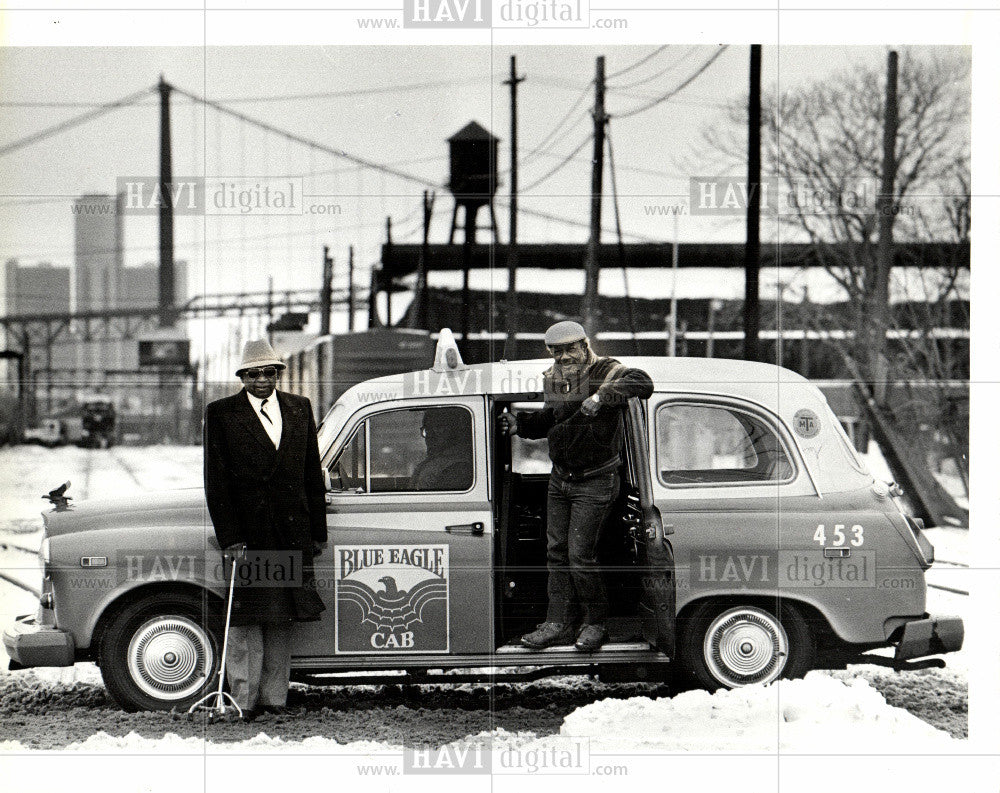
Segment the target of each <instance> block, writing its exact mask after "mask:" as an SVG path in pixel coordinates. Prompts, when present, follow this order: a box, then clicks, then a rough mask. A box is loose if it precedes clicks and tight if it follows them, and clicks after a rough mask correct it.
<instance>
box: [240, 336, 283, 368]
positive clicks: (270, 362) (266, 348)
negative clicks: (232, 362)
mask: <svg viewBox="0 0 1000 793" xmlns="http://www.w3.org/2000/svg"><path fill="white" fill-rule="evenodd" d="M256 366H278V367H280V368H282V369H284V368H285V364H284V363H282V362H281V359H280V358H279V357H278V353H276V352H275V351H274V347H272V346H271V345H270V344H268V342H267V339H254V340H252V341H248V342H247V343H246V346H245V347H244V348H243V360H242V361H240V365H239V366H238V367H237V368H236V374H237V375H239V373H240V372H242V371H243V370H244V369H253V368H254V367H256Z"/></svg>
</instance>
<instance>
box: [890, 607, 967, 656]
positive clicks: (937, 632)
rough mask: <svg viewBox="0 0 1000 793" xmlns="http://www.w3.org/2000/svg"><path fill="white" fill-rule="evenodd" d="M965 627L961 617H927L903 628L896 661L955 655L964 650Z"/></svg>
mask: <svg viewBox="0 0 1000 793" xmlns="http://www.w3.org/2000/svg"><path fill="white" fill-rule="evenodd" d="M964 640H965V625H964V623H963V622H962V619H961V617H925V618H924V619H922V620H913V621H912V622H907V623H906V625H904V626H903V634H902V636H901V637H900V639H899V644H897V645H896V660H897V661H907V660H909V659H911V658H923V657H924V656H927V655H941V654H942V653H953V652H956V651H958V650H961V649H962V642H963V641H964Z"/></svg>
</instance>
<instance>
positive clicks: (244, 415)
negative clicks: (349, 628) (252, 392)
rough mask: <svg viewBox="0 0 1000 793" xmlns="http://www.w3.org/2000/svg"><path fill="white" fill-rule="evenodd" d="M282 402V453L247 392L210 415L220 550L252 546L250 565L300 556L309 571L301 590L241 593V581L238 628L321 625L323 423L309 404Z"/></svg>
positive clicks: (209, 465) (209, 475)
mask: <svg viewBox="0 0 1000 793" xmlns="http://www.w3.org/2000/svg"><path fill="white" fill-rule="evenodd" d="M275 396H276V398H277V400H278V402H279V404H280V405H281V420H282V431H281V442H280V444H279V447H278V448H277V449H275V448H274V444H272V443H271V439H270V438H269V437H268V435H267V432H265V431H264V427H263V426H262V425H261V423H260V420H259V419H258V418H257V416H256V414H255V413H254V410H253V407H252V406H251V404H250V400H249V399H248V398H247V394H246V391H240V392H239V393H238V394H234V395H233V396H230V397H226V398H225V399H220V400H217V401H215V402H212V403H210V404H209V405H208V406H207V407H206V409H205V498H206V500H207V502H208V511H209V514H210V515H211V518H212V525H213V526H214V528H215V536H216V538H217V539H218V541H219V546H220V547H222V548H225V547H227V546H229V545H232V544H233V543H237V542H245V543H246V544H247V551H248V554H247V559H248V560H252V559H253V557H254V554H253V552H254V551H292V552H298V554H296V556H295V558H298V559H301V565H302V567H301V570H300V571H296V572H297V573H299V572H300V573H301V576H302V579H301V581H302V586H300V587H293V588H289V587H277V588H272V587H267V586H260V585H253V586H240V583H241V581H240V579H239V578H238V579H237V588H236V595H235V596H234V603H233V621H234V624H246V623H247V622H253V621H255V620H254V617H255V615H258V616H260V615H270V616H271V617H276V618H280V617H282V616H284V617H290V618H292V619H295V620H298V621H308V620H317V619H319V614H320V612H321V611H322V610H323V608H324V606H323V602H322V600H321V599H320V597H319V595H318V594H317V592H316V589H315V586H314V578H313V570H312V548H313V541H316V542H325V541H326V537H327V532H326V504H325V501H324V487H323V474H322V471H321V469H320V462H319V447H318V445H317V441H316V422H315V421H314V420H313V414H312V407H311V406H310V404H309V400H308V399H306V398H305V397H300V396H296V395H294V394H286V393H284V392H279V391H276V392H275ZM299 554H300V555H299ZM227 574H228V571H227ZM227 580H228V579H227ZM296 580H298V578H296Z"/></svg>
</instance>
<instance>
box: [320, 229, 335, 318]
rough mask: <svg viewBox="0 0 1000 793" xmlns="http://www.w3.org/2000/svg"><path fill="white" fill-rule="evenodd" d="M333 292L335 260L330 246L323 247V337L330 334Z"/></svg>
mask: <svg viewBox="0 0 1000 793" xmlns="http://www.w3.org/2000/svg"><path fill="white" fill-rule="evenodd" d="M332 291H333V259H331V258H330V246H329V245H324V246H323V286H322V288H321V289H320V293H319V333H320V335H321V336H328V335H329V334H330V303H331V297H332V294H331V293H332Z"/></svg>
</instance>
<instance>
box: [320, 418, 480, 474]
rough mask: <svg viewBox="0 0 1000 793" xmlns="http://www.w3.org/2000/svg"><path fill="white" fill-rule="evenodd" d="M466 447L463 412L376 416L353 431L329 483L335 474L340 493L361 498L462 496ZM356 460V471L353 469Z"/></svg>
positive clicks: (468, 424) (467, 470) (470, 467)
mask: <svg viewBox="0 0 1000 793" xmlns="http://www.w3.org/2000/svg"><path fill="white" fill-rule="evenodd" d="M472 441H473V437H472V414H471V413H470V412H469V411H468V410H466V409H465V408H461V407H429V408H410V409H404V410H390V411H386V412H384V413H377V414H375V415H374V416H369V417H368V418H367V419H365V421H364V422H362V424H361V425H360V426H359V427H358V428H357V429H356V430H355V433H354V435H353V438H352V440H351V441H350V442H349V443H348V444H347V445H346V446H345V447H344V449H343V450H342V451H341V453H340V455H338V457H337V458H336V460H335V461H334V463H333V466H332V467H331V478H332V479H333V481H334V482H335V483H338V474H339V482H340V483H343V487H342V489H350V490H355V491H356V492H366V493H406V492H422V491H465V490H468V489H469V488H471V487H472V482H473V478H474V472H475V468H474V457H473V442H472ZM359 460H360V461H362V468H361V469H360V470H359V469H358V468H356V467H354V464H355V463H356V462H357V461H359ZM345 471H346V472H347V473H346V474H345ZM358 482H360V487H359V486H358ZM349 483H350V484H349Z"/></svg>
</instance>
